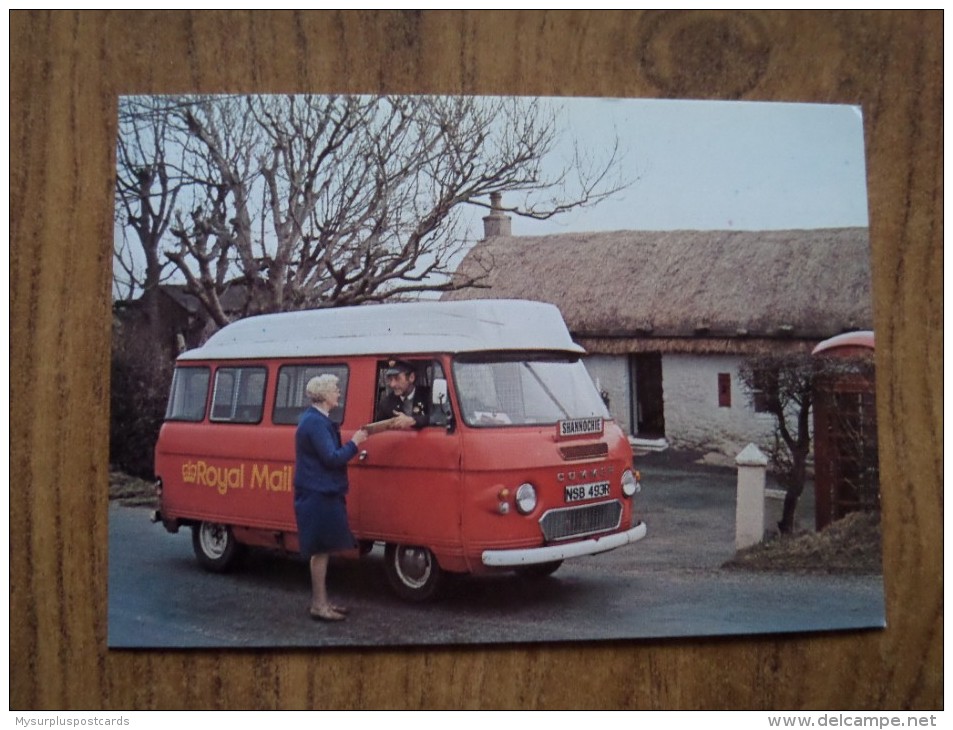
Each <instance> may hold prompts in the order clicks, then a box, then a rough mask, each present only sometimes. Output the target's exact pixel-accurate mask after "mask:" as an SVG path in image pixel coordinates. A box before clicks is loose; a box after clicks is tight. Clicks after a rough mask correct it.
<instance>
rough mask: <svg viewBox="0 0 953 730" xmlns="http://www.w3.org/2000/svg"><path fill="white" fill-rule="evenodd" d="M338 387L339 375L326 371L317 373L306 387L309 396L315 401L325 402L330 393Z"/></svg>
mask: <svg viewBox="0 0 953 730" xmlns="http://www.w3.org/2000/svg"><path fill="white" fill-rule="evenodd" d="M337 387H338V376H337V375H331V374H330V373H325V374H324V375H316V376H314V377H313V378H311V380H309V381H308V385H307V387H306V388H305V393H307V395H308V398H310V399H311V401H312V402H314V403H324V402H325V401H326V400H327V399H328V393H330V392H331V391H332V390H334V389H335V388H337Z"/></svg>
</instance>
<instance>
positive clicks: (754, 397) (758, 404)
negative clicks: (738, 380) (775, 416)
mask: <svg viewBox="0 0 953 730" xmlns="http://www.w3.org/2000/svg"><path fill="white" fill-rule="evenodd" d="M753 375H754V388H753V389H752V391H751V404H752V406H754V411H755V413H773V412H774V409H773V408H772V405H773V404H774V403H775V402H776V401H777V398H778V373H777V371H776V370H755V371H754V373H753Z"/></svg>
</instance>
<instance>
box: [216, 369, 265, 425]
mask: <svg viewBox="0 0 953 730" xmlns="http://www.w3.org/2000/svg"><path fill="white" fill-rule="evenodd" d="M266 372H267V371H266V370H265V368H263V367H224V368H218V369H217V370H216V371H215V388H214V390H213V392H212V417H211V420H213V421H225V422H229V423H258V422H259V421H261V414H262V410H263V409H264V405H265V380H266Z"/></svg>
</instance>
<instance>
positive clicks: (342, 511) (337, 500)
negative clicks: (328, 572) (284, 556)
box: [295, 492, 357, 558]
mask: <svg viewBox="0 0 953 730" xmlns="http://www.w3.org/2000/svg"><path fill="white" fill-rule="evenodd" d="M295 520H296V521H297V523H298V543H299V545H300V547H299V550H300V551H301V554H302V555H303V556H305V557H306V558H307V557H311V556H312V555H315V554H317V553H330V552H334V551H336V550H350V549H351V548H354V547H356V545H357V542H356V541H355V540H354V535H352V534H351V528H350V527H348V524H347V503H346V502H345V499H344V495H343V494H321V493H320V492H304V493H301V494H299V495H296V496H295Z"/></svg>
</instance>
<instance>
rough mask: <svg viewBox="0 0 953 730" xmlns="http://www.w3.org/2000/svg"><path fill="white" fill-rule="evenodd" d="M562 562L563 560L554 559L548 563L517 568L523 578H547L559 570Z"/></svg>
mask: <svg viewBox="0 0 953 730" xmlns="http://www.w3.org/2000/svg"><path fill="white" fill-rule="evenodd" d="M562 564H563V561H562V560H552V561H550V562H548V563H536V564H535V565H524V566H523V567H522V568H517V569H516V574H517V575H518V576H520V577H521V578H545V577H547V576H550V575H552V574H553V573H555V572H556V571H557V570H559V566H560V565H562Z"/></svg>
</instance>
